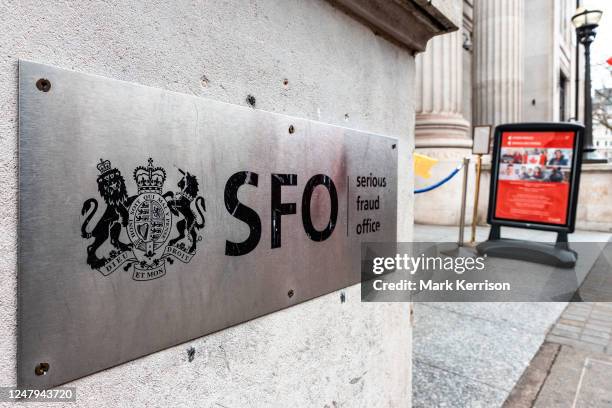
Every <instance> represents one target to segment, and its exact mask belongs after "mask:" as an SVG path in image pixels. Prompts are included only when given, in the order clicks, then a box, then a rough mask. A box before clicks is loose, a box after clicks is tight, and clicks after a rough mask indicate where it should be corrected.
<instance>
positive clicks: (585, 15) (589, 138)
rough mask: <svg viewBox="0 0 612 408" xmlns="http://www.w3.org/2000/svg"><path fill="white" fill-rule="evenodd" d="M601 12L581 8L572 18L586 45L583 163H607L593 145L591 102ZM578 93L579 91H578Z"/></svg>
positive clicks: (580, 37)
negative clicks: (593, 46) (593, 56)
mask: <svg viewBox="0 0 612 408" xmlns="http://www.w3.org/2000/svg"><path fill="white" fill-rule="evenodd" d="M601 15H602V12H601V10H587V9H585V8H583V7H579V8H578V9H577V10H576V14H574V16H573V17H572V24H573V25H574V27H576V34H577V36H578V41H579V42H580V44H582V45H584V61H585V62H584V64H585V69H584V148H583V150H582V152H583V157H582V161H583V162H588V163H605V162H606V161H607V160H606V159H601V158H599V157H597V156H596V155H595V154H594V153H595V146H594V145H593V105H592V100H591V43H592V42H593V40H594V39H595V35H596V34H597V32H596V31H595V29H596V28H597V27H598V25H599V20H600V19H601ZM576 91H577V90H576Z"/></svg>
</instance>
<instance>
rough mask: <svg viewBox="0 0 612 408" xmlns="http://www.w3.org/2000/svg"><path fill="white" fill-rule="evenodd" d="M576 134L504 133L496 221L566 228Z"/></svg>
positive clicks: (500, 158) (500, 155)
mask: <svg viewBox="0 0 612 408" xmlns="http://www.w3.org/2000/svg"><path fill="white" fill-rule="evenodd" d="M574 137H575V135H574V133H573V132H505V133H503V134H502V143H501V150H500V154H499V177H498V181H497V200H496V205H495V218H498V219H499V218H501V219H507V220H514V221H527V222H536V223H545V224H559V225H564V224H566V222H567V207H568V204H569V198H570V197H569V194H570V184H569V183H570V176H571V165H572V159H573V157H572V154H573V147H574Z"/></svg>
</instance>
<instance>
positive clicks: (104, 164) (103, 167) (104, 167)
mask: <svg viewBox="0 0 612 408" xmlns="http://www.w3.org/2000/svg"><path fill="white" fill-rule="evenodd" d="M96 167H97V168H98V171H99V172H100V174H101V175H102V174H105V173H108V172H109V171H111V162H110V161H108V160H103V159H100V163H98V165H97V166H96Z"/></svg>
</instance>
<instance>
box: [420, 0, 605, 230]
mask: <svg viewBox="0 0 612 408" xmlns="http://www.w3.org/2000/svg"><path fill="white" fill-rule="evenodd" d="M454 6H455V7H454V8H453V13H454V14H455V16H456V17H457V18H460V19H461V21H462V26H461V30H460V31H459V32H455V33H452V34H447V35H444V36H441V37H437V38H434V39H433V40H432V41H431V46H430V47H429V48H428V50H427V51H426V52H425V53H423V54H421V55H419V56H417V59H416V66H417V80H418V81H420V83H417V106H416V111H417V113H416V124H415V140H416V151H417V152H419V153H423V154H426V155H428V156H431V157H435V158H437V159H439V160H440V161H439V164H437V165H436V166H435V167H434V169H433V171H432V177H431V178H430V179H428V180H421V179H419V178H417V180H416V184H417V186H419V185H427V184H431V183H432V181H435V180H439V179H441V178H442V177H444V176H445V175H447V174H448V173H449V172H450V170H452V168H454V167H456V166H457V165H458V164H459V163H460V162H461V159H462V158H463V157H470V156H471V146H472V126H474V125H491V126H493V127H494V126H496V125H499V124H502V123H514V122H553V121H570V120H576V119H578V120H579V121H581V120H582V119H583V117H582V116H583V112H582V103H581V102H579V106H578V109H576V101H577V100H578V101H582V100H583V99H584V92H583V91H582V89H583V83H582V82H581V81H580V79H581V78H584V68H583V64H584V61H583V59H584V58H583V57H582V55H583V54H582V52H583V49H582V46H579V47H580V49H579V50H578V52H577V50H576V47H577V45H576V44H577V42H576V38H575V32H574V28H573V26H572V25H571V16H572V15H573V13H574V11H575V8H576V2H575V0H539V1H527V0H513V1H505V0H456V1H455V2H454ZM576 66H578V67H579V68H580V70H579V71H580V74H579V77H578V80H577V78H576ZM576 89H578V95H576ZM419 98H420V100H419ZM576 113H578V116H577V117H576ZM473 159H474V158H472V164H471V165H470V168H469V181H468V195H467V197H468V199H467V210H466V220H467V222H468V223H469V222H471V215H472V209H473V191H474V184H475V183H474V174H475V166H474V164H473V163H474V160H473ZM483 161H484V165H483V169H484V173H483V177H482V180H481V190H480V200H479V217H478V218H479V223H481V224H484V223H485V220H486V212H487V205H488V195H489V180H490V177H489V173H488V169H489V166H490V156H489V157H487V156H485V157H484V158H483ZM581 184H582V188H581V193H580V198H579V207H578V224H577V226H578V228H581V227H582V228H595V229H601V230H606V231H607V230H609V229H611V228H612V211H610V210H607V209H606V208H603V207H602V206H601V205H600V204H599V203H600V201H599V200H600V199H599V198H597V197H594V196H593V194H594V193H593V191H597V194H598V195H602V194H603V197H608V198H609V197H610V194H612V191H611V190H612V166H610V165H589V164H585V165H584V166H583V178H582V183H581ZM606 185H608V187H606ZM598 197H599V196H598ZM460 198H461V179H460V177H455V178H454V179H453V180H451V181H450V182H449V183H447V184H446V185H444V186H442V187H440V188H438V189H436V190H433V191H431V192H428V193H426V194H422V195H418V196H416V198H415V222H417V223H424V224H429V223H431V224H443V225H456V224H458V222H459V215H460V205H461V201H460Z"/></svg>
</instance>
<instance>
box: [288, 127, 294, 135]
mask: <svg viewBox="0 0 612 408" xmlns="http://www.w3.org/2000/svg"><path fill="white" fill-rule="evenodd" d="M293 133H295V128H294V127H293V125H289V134H293Z"/></svg>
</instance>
